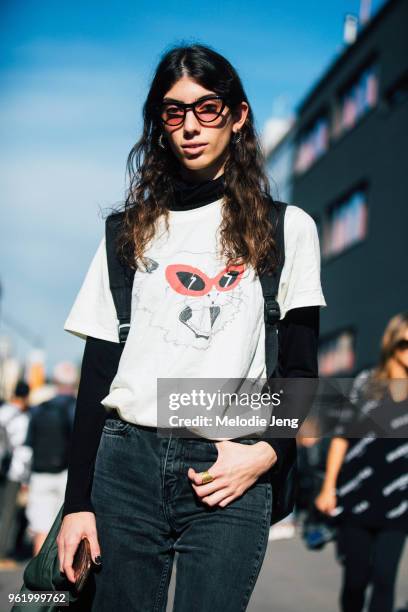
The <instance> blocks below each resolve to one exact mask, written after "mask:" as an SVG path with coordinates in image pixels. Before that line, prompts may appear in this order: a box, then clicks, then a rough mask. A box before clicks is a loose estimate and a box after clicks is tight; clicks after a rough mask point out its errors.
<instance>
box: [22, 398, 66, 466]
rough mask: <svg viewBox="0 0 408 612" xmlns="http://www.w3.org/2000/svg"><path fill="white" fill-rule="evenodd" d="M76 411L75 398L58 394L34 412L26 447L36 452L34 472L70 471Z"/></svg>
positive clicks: (33, 464)
mask: <svg viewBox="0 0 408 612" xmlns="http://www.w3.org/2000/svg"><path fill="white" fill-rule="evenodd" d="M74 409H75V397H74V396H71V395H57V396H56V397H53V398H51V399H50V400H48V401H46V402H43V403H42V404H39V405H38V406H36V407H35V408H34V409H33V410H32V415H31V419H30V424H29V428H28V432H27V439H26V444H27V445H28V446H30V447H31V448H32V449H33V460H32V471H33V472H47V473H51V474H56V473H59V472H62V471H63V470H65V469H67V467H68V453H69V443H70V438H71V433H72V427H73V412H74Z"/></svg>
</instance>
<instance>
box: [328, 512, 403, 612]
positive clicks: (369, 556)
mask: <svg viewBox="0 0 408 612" xmlns="http://www.w3.org/2000/svg"><path fill="white" fill-rule="evenodd" d="M405 537H406V534H405V533H404V532H403V531H392V530H389V529H368V528H367V529H365V528H364V527H360V526H354V525H346V524H344V525H342V526H341V527H340V528H339V530H338V547H339V553H340V556H341V557H342V559H343V564H344V572H343V587H342V591H341V599H340V603H341V610H342V611H343V612H361V610H363V607H364V599H365V592H366V588H367V586H368V585H369V584H371V585H372V587H373V590H372V595H371V600H370V604H369V608H368V610H369V612H392V610H393V606H394V589H395V579H396V576H397V571H398V563H399V561H400V558H401V555H402V551H403V548H404V542H405Z"/></svg>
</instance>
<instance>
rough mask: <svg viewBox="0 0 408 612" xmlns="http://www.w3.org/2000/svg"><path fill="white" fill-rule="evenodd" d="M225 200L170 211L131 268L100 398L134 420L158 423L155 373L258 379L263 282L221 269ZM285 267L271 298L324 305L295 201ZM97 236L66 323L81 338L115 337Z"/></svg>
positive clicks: (316, 263) (314, 250)
mask: <svg viewBox="0 0 408 612" xmlns="http://www.w3.org/2000/svg"><path fill="white" fill-rule="evenodd" d="M221 213H222V199H219V200H216V201H214V202H212V203H210V204H207V205H204V206H202V207H199V208H195V209H191V210H182V211H170V213H169V214H170V216H169V224H170V232H169V234H167V233H166V232H165V227H164V222H162V220H159V226H158V231H157V233H156V236H155V238H154V240H153V241H152V242H151V243H150V244H149V245H148V248H147V249H146V250H145V256H146V257H148V258H149V263H148V266H147V269H146V270H144V269H141V268H140V267H139V268H138V269H137V270H136V273H135V277H134V283H133V289H132V318H131V326H130V330H129V335H128V339H127V342H126V344H125V346H124V349H123V353H122V356H121V359H120V363H119V368H118V371H117V374H116V376H115V378H114V380H113V381H112V384H111V388H110V392H109V394H108V395H107V396H106V397H105V398H104V399H103V401H102V403H103V405H104V406H105V407H107V408H116V409H117V411H118V412H119V415H120V416H121V417H122V418H123V419H125V420H127V421H129V422H133V423H138V424H140V425H148V426H157V378H211V379H214V378H228V379H230V378H237V379H242V378H251V379H252V378H264V377H265V376H266V369H265V345H264V343H265V325H264V300H263V295H262V287H261V284H260V281H259V279H258V278H257V276H256V275H255V272H254V270H253V269H252V267H251V266H241V267H236V268H235V269H230V270H229V271H227V270H226V269H225V259H224V258H222V257H220V256H219V253H218V251H217V249H218V245H219V241H218V234H217V230H218V226H219V224H220V221H221ZM284 234H285V264H284V267H283V270H282V275H281V280H280V284H279V292H278V296H277V300H278V302H279V306H280V308H281V318H283V317H284V316H285V314H286V313H287V312H288V311H289V310H290V309H292V308H298V307H301V306H325V305H326V302H325V299H324V297H323V293H322V289H321V284H320V250H319V239H318V235H317V230H316V225H315V222H314V221H313V219H312V217H310V215H308V214H307V213H306V212H304V211H303V210H302V209H300V208H299V207H297V206H288V207H287V210H286V214H285V224H284ZM117 325H118V321H117V317H116V311H115V306H114V302H113V298H112V294H111V292H110V288H109V276H108V268H107V258H106V248H105V239H104V238H102V240H101V242H100V244H99V247H98V249H97V252H96V254H95V256H94V258H93V260H92V263H91V265H90V268H89V270H88V273H87V275H86V277H85V280H84V282H83V284H82V287H81V289H80V291H79V294H78V296H77V298H76V300H75V303H74V305H73V307H72V309H71V311H70V313H69V316H68V318H67V320H66V322H65V325H64V329H65V330H67V331H69V332H71V333H73V334H76V335H78V336H80V337H82V338H86V336H93V337H96V338H100V339H103V340H109V341H112V342H118V341H119V338H118V330H117Z"/></svg>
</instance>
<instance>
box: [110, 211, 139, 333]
mask: <svg viewBox="0 0 408 612" xmlns="http://www.w3.org/2000/svg"><path fill="white" fill-rule="evenodd" d="M123 217H124V214H123V213H115V214H113V215H110V216H109V217H107V219H106V222H105V238H106V255H107V259H108V272H109V287H110V290H111V292H112V297H113V302H114V304H115V308H116V316H117V318H118V321H119V324H118V334H119V342H121V343H123V344H124V343H125V342H126V340H127V336H128V333H129V329H130V318H131V303H132V283H133V277H134V270H131V269H130V268H129V266H126V265H125V264H124V263H123V262H121V261H120V260H119V258H118V255H117V253H116V245H117V236H118V233H119V230H120V226H121V224H122V222H123Z"/></svg>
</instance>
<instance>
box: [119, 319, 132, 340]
mask: <svg viewBox="0 0 408 612" xmlns="http://www.w3.org/2000/svg"><path fill="white" fill-rule="evenodd" d="M129 329H130V323H120V322H119V325H118V334H119V342H120V343H121V344H125V342H126V340H127V337H128V334H129Z"/></svg>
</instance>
